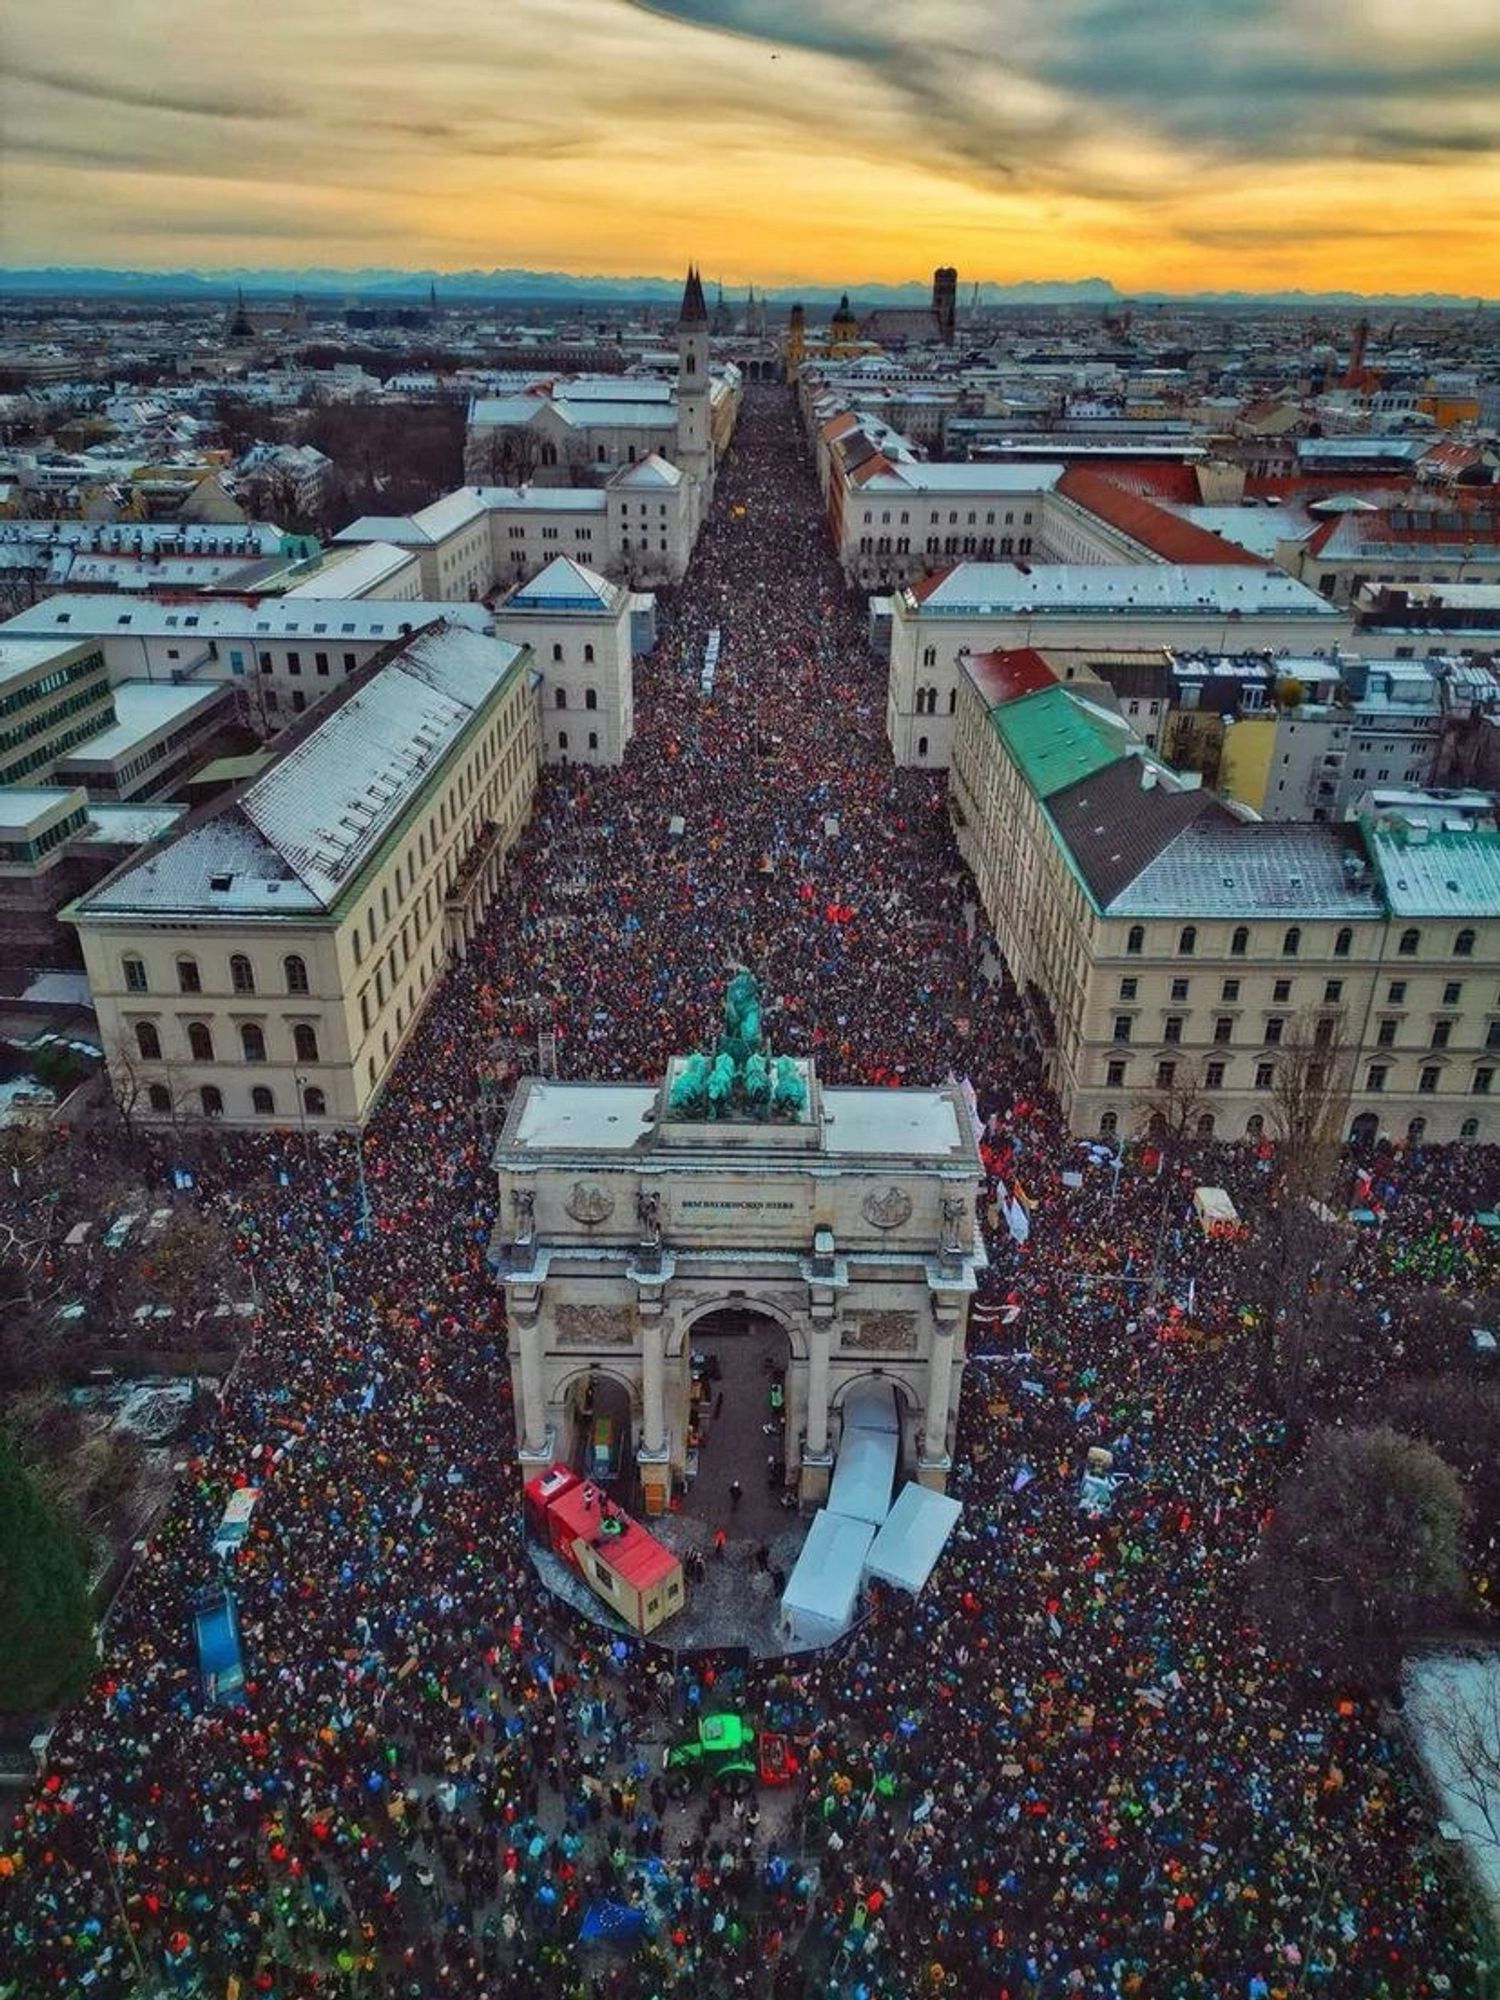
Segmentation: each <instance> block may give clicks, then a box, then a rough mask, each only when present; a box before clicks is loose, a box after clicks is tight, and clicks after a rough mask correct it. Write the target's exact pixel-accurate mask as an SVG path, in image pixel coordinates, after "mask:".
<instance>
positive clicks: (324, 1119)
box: [62, 625, 540, 1125]
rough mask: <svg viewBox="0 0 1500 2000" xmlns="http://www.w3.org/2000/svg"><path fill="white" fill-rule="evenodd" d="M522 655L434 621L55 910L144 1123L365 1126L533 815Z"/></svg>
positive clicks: (531, 691)
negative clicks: (249, 773) (175, 825)
mask: <svg viewBox="0 0 1500 2000" xmlns="http://www.w3.org/2000/svg"><path fill="white" fill-rule="evenodd" d="M539 761H540V729H539V724H538V715H537V677H536V674H535V672H534V669H533V666H532V661H531V655H530V653H529V652H528V651H527V649H526V648H524V647H522V646H518V645H514V644H512V643H510V642H508V641H506V640H502V639H497V638H494V637H489V636H485V635H483V634H480V633H476V632H472V631H469V630H467V629H466V628H464V627H462V626H459V625H439V626H436V627H433V628H431V629H429V630H427V631H424V632H421V633H419V634H417V635H415V636H414V637H412V638H410V639H408V640H406V641H404V642H403V643H401V644H400V645H399V646H398V648H396V649H394V650H393V651H392V652H391V653H390V655H389V656H388V657H387V658H386V659H385V661H384V662H383V663H374V664H372V665H371V666H370V667H369V668H368V669H367V670H366V671H365V672H363V673H361V674H358V675H356V676H355V677H354V679H353V680H352V681H351V682H350V683H349V684H348V685H347V686H346V687H344V688H342V689H341V690H340V691H339V692H338V694H337V695H335V696H333V697H332V698H331V700H330V703H329V705H328V706H327V707H326V708H325V709H322V710H320V712H319V713H318V714H317V715H316V716H311V715H310V716H309V717H308V718H307V721H306V724H305V725H304V726H303V727H302V728H301V730H300V731H297V732H294V733H292V734H291V736H290V737H289V738H288V740H287V741H286V743H285V746H284V747H283V748H281V750H280V752H279V754H278V755H277V756H276V758H275V761H274V762H273V763H272V764H271V765H270V767H269V768H268V769H266V770H265V771H264V772H263V773H262V774H261V775H260V776H258V777H256V778H255V779H254V780H253V781H252V782H251V783H249V784H248V785H246V786H244V787H243V788H242V789H240V790H238V791H236V792H234V793H232V794H231V795H230V796H229V797H228V798H226V799H225V800H223V801H221V802H219V803H216V804H214V805H212V806H210V807H208V808H207V809H205V810H204V811H202V812H200V813H196V814H193V815H191V816H190V817H189V818H188V819H187V820H186V821H185V822H184V823H183V824H182V825H181V827H180V829H178V830H175V831H173V832H172V833H170V834H169V835H168V837H167V838H166V839H165V840H163V841H161V842H158V843H156V844H154V845H151V846H147V847H146V848H144V849H142V850H141V851H140V852H139V853H137V854H136V855H134V856H133V857H132V858H131V859H130V860H129V861H128V862H126V863H125V865H124V866H123V867H121V868H119V869H117V870H116V871H115V872H114V873H113V874H111V875H110V876H108V877H107V878H106V879H105V880H104V881H103V882H101V883H100V884H99V885H98V886H97V887H95V888H93V889H91V890H90V891H88V892H87V893H86V894H84V895H82V896H81V897H79V898H77V899H76V900H75V901H74V902H73V903H72V904H70V905H69V906H68V908H67V909H66V910H65V911H64V912H63V913H62V914H63V918H64V920H65V921H67V922H69V923H71V924H73V925H74V926H76V929H77V932H78V937H79V942H80V944H81V946H82V949H83V956H84V963H85V966H86V968H87V971H88V977H89V985H90V988H91V990H92V993H93V997H94V1005H95V1010H96V1013H97V1015H98V1021H99V1032H100V1038H101V1042H102V1045H103V1047H104V1051H105V1057H106V1061H107V1063H108V1067H109V1073H110V1079H111V1082H112V1084H113V1087H114V1089H115V1091H116V1093H117V1095H118V1096H119V1098H120V1099H121V1101H122V1102H126V1103H128V1104H129V1105H130V1106H131V1108H132V1110H133V1112H134V1114H135V1115H136V1116H138V1117H142V1118H145V1119H149V1120H152V1121H156V1122H169V1121H173V1120H182V1119H191V1118H211V1119H222V1120H224V1121H225V1122H227V1123H231V1124H237V1125H254V1124H261V1123H264V1124H268V1125H269V1124H286V1123H289V1122H291V1121H293V1120H297V1121H305V1122H307V1123H311V1124H337V1125H356V1124H358V1123H360V1122H361V1121H362V1120H363V1119H364V1117H365V1116H366V1114H367V1113H368V1112H369V1110H370V1108H371V1106H372V1105H373V1103H374V1102H375V1100H376V1098H377V1097H378V1095H379V1093H380V1090H381V1087H382V1085H383V1084H384V1082H385V1079H386V1077H387V1076H388V1075H389V1074H390V1071H391V1068H392V1066H393V1064H394V1063H395V1062H396V1060H397V1058H398V1056H399V1054H400V1051H401V1048H402V1045H403V1044H404V1043H405V1041H406V1039H407V1038H408V1036H409V1035H410V1034H411V1032H412V1030H413V1028H414V1027H415V1025H416V1022H417V1021H418V1019H419V1018H420V1016H421V1013H422V1010H423V1008H424V1007H425V1005H426V1004H427V1001H428V1000H429V998H430V997H431V995H432V992H433V990H434V989H435V987H436V986H437V985H438V983H439V981H440V980H441V978H442V976H443V971H444V968H445V967H446V965H447V963H448V960H449V959H450V958H451V957H453V956H455V955H456V956H460V957H461V956H463V955H464V953H465V952H466V951H467V948H468V944H469V942H470V940H471V939H472V937H473V934H474V930H475V927H476V926H477V924H478V923H479V921H480V919H481V918H482V916H483V914H484V912H485V909H486V908H487V907H488V905H489V902H490V900H491V898H492V896H493V894H494V891H495V889H496V887H497V885H498V883H499V881H500V877H501V874H502V872H503V870H504V867H505V862H506V857H507V856H508V854H509V852H510V850H511V848H512V846H513V845H514V843H515V841H516V839H517V838H518V836H519V834H520V833H521V831H522V829H523V827H524V826H525V824H526V821H527V818H528V816H529V814H530V811H531V803H532V796H533V792H534V790H535V785H536V778H537V770H538V765H539Z"/></svg>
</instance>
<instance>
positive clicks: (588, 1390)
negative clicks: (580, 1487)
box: [547, 1361, 641, 1496]
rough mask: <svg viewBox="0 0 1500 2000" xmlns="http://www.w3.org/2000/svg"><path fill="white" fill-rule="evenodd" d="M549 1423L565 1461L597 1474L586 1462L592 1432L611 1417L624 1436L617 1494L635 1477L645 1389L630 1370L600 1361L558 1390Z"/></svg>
mask: <svg viewBox="0 0 1500 2000" xmlns="http://www.w3.org/2000/svg"><path fill="white" fill-rule="evenodd" d="M547 1415H548V1424H549V1428H550V1430H551V1432H552V1435H553V1437H554V1439H555V1441H556V1451H557V1455H558V1457H559V1458H560V1459H562V1460H563V1461H564V1462H565V1463H566V1464H568V1465H571V1466H572V1467H573V1469H574V1471H575V1472H585V1473H591V1474H595V1475H596V1476H597V1469H596V1468H595V1467H593V1466H591V1465H588V1464H586V1463H585V1457H586V1453H587V1448H588V1445H589V1433H590V1431H591V1429H592V1426H593V1421H594V1419H595V1418H596V1417H601V1416H603V1417H608V1418H610V1419H611V1420H612V1421H613V1423H614V1424H615V1426H616V1428H617V1433H618V1446H617V1452H618V1469H617V1472H616V1475H615V1477H616V1479H617V1481H618V1484H617V1485H616V1486H615V1489H614V1490H615V1492H616V1494H617V1496H618V1495H619V1494H620V1493H623V1492H625V1491H626V1490H627V1489H628V1488H629V1486H630V1484H631V1483H632V1482H633V1481H634V1478H635V1447H636V1435H637V1432H638V1430H639V1428H640V1417H641V1385H640V1380H639V1377H638V1376H635V1375H632V1374H631V1373H630V1371H629V1370H628V1369H627V1368H624V1367H612V1366H610V1365H608V1364H607V1363H606V1364H601V1363H599V1362H597V1361H595V1362H590V1363H589V1364H587V1365H586V1366H584V1367H581V1368H575V1369H574V1370H573V1371H572V1372H571V1373H570V1374H568V1375H565V1376H563V1377H562V1378H561V1379H560V1380H559V1381H557V1382H555V1383H554V1384H553V1386H552V1394H551V1397H550V1399H549V1403H548V1412H547Z"/></svg>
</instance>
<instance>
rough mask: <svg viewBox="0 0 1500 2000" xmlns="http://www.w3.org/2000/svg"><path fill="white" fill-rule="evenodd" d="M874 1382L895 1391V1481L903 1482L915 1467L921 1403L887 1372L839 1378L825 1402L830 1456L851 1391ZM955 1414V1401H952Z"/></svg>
mask: <svg viewBox="0 0 1500 2000" xmlns="http://www.w3.org/2000/svg"><path fill="white" fill-rule="evenodd" d="M874 1382H878V1383H880V1384H881V1385H882V1386H884V1387H885V1388H887V1389H892V1390H894V1391H895V1396H896V1413H897V1416H898V1417H899V1418H900V1422H901V1458H900V1464H899V1466H898V1468H897V1472H898V1477H900V1478H905V1477H906V1476H907V1475H908V1469H909V1468H910V1467H911V1466H912V1465H914V1464H915V1463H916V1460H917V1457H918V1455H919V1453H920V1451H921V1446H922V1418H923V1408H922V1399H921V1397H920V1396H919V1395H918V1394H917V1392H916V1390H915V1388H914V1387H913V1386H912V1384H911V1383H910V1382H908V1381H906V1380H905V1379H904V1378H903V1377H902V1376H900V1375H896V1374H893V1373H892V1372H891V1371H890V1370H889V1369H887V1368H861V1369H858V1370H856V1371H853V1372H851V1373H849V1374H846V1375H842V1376H840V1378H839V1380H838V1382H837V1385H836V1386H835V1387H834V1389H833V1390H832V1392H831V1394H830V1395H829V1398H828V1415H829V1426H830V1435H831V1437H832V1439H833V1442H834V1448H835V1449H834V1456H835V1457H837V1455H838V1454H837V1446H838V1443H839V1441H840V1438H841V1433H842V1428H843V1416H844V1404H845V1401H846V1400H847V1398H848V1395H849V1391H850V1390H851V1389H857V1388H861V1387H864V1386H867V1385H868V1384H870V1383H874ZM953 1404H954V1409H955V1411H956V1409H957V1405H958V1398H957V1396H956V1395H955V1396H954V1398H953Z"/></svg>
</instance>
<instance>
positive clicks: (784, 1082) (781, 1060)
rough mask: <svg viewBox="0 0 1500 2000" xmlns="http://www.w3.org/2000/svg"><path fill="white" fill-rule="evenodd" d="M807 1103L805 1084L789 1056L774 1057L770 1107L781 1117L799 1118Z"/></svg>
mask: <svg viewBox="0 0 1500 2000" xmlns="http://www.w3.org/2000/svg"><path fill="white" fill-rule="evenodd" d="M806 1103H807V1085H806V1084H805V1083H804V1082H803V1080H802V1072H801V1071H800V1070H799V1069H798V1067H797V1065H796V1063H795V1062H793V1060H792V1058H791V1057H790V1056H778V1057H777V1058H776V1081H775V1083H774V1084H773V1085H772V1086H771V1109H772V1111H773V1112H777V1113H779V1114H780V1115H781V1116H782V1117H783V1118H800V1117H801V1116H802V1111H803V1107H804V1106H805V1105H806Z"/></svg>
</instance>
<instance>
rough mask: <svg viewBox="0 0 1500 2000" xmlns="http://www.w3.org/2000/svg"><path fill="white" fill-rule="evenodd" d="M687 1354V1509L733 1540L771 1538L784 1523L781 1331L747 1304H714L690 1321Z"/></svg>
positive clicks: (787, 1354)
mask: <svg viewBox="0 0 1500 2000" xmlns="http://www.w3.org/2000/svg"><path fill="white" fill-rule="evenodd" d="M687 1351H688V1366H689V1369H690V1388H689V1427H688V1447H689V1451H688V1468H689V1472H690V1475H691V1476H690V1478H689V1482H688V1494H687V1502H686V1504H687V1507H688V1509H689V1511H690V1512H691V1513H694V1514H696V1515H698V1516H699V1517H700V1518H701V1519H703V1520H706V1521H710V1522H712V1523H713V1525H715V1526H722V1527H724V1528H725V1529H726V1530H728V1531H729V1532H730V1533H731V1534H732V1535H737V1536H740V1537H743V1536H747V1535H758V1536H761V1537H762V1538H764V1539H769V1537H770V1535H771V1534H772V1533H774V1532H776V1530H777V1529H778V1528H779V1527H781V1526H782V1525H784V1516H783V1509H782V1496H783V1494H784V1493H785V1491H786V1488H787V1476H788V1475H787V1466H788V1442H789V1436H788V1427H789V1425H790V1423H791V1421H792V1411H791V1404H792V1391H791V1361H792V1351H791V1341H790V1338H789V1336H788V1334H787V1330H786V1328H785V1327H784V1326H782V1325H781V1323H780V1321H779V1320H776V1319H774V1318H772V1316H771V1315H770V1314H769V1313H765V1312H760V1311H758V1310H757V1309H756V1308H755V1307H753V1306H738V1305H729V1306H720V1307H716V1308H715V1309H714V1310H713V1311H711V1312H707V1313H704V1314H702V1315H701V1316H700V1317H699V1318H697V1319H695V1320H694V1321H693V1323H692V1325H691V1326H690V1327H689V1329H688V1334H687ZM736 1483H738V1486H739V1498H738V1501H736V1500H735V1497H734V1492H733V1488H734V1486H735V1484H736Z"/></svg>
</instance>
